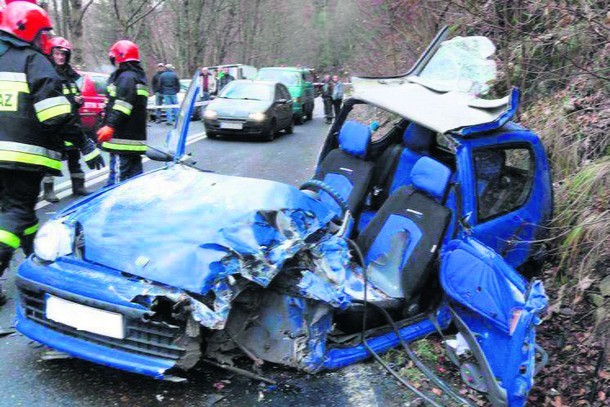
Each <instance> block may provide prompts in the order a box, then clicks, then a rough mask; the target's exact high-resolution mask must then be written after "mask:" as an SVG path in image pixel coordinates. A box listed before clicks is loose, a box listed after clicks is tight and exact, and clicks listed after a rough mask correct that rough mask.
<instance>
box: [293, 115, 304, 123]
mask: <svg viewBox="0 0 610 407" xmlns="http://www.w3.org/2000/svg"><path fill="white" fill-rule="evenodd" d="M294 122H295V123H296V124H303V115H297V116H294Z"/></svg>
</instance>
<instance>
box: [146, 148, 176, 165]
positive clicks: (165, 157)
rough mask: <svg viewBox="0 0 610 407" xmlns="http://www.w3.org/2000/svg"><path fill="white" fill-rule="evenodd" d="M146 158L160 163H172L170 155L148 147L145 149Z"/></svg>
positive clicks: (172, 158)
mask: <svg viewBox="0 0 610 407" xmlns="http://www.w3.org/2000/svg"><path fill="white" fill-rule="evenodd" d="M146 157H148V158H150V159H151V160H153V161H161V162H165V163H167V162H170V161H174V156H173V155H171V154H170V153H168V152H165V151H163V150H159V149H156V148H154V147H150V146H148V148H147V149H146Z"/></svg>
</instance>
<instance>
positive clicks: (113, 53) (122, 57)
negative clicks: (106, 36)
mask: <svg viewBox="0 0 610 407" xmlns="http://www.w3.org/2000/svg"><path fill="white" fill-rule="evenodd" d="M108 57H109V58H110V61H111V62H112V63H113V64H114V63H118V64H120V63H123V62H129V61H140V50H139V49H138V46H137V45H136V44H134V43H133V42H131V41H127V40H121V41H117V42H115V43H114V45H113V46H112V47H110V50H109V51H108Z"/></svg>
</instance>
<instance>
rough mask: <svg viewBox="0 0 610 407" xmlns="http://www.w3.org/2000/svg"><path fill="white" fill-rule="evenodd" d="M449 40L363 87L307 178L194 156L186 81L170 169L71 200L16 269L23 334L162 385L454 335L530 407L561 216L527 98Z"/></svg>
mask: <svg viewBox="0 0 610 407" xmlns="http://www.w3.org/2000/svg"><path fill="white" fill-rule="evenodd" d="M446 37H447V32H446V30H445V31H442V32H441V33H439V34H438V35H437V37H436V38H435V40H434V41H433V42H432V43H431V44H430V46H429V47H428V49H427V50H426V52H425V53H424V54H423V55H422V56H421V57H420V59H419V60H418V62H417V63H416V64H415V66H414V67H413V68H412V69H411V70H410V71H409V72H408V73H407V74H405V75H402V76H399V77H384V78H380V77H357V78H353V80H352V83H353V93H352V94H351V97H350V98H349V99H347V100H346V101H345V104H344V108H343V110H342V112H341V114H340V115H339V117H337V118H336V120H335V122H334V123H333V125H332V127H331V129H330V131H329V134H328V137H327V140H326V142H325V144H324V146H323V148H322V150H321V153H320V157H319V162H318V165H317V169H316V172H315V174H313V176H312V179H311V180H310V181H308V182H306V183H305V184H304V185H302V186H300V187H296V186H291V185H286V184H282V183H278V182H274V181H269V180H261V179H252V178H243V177H235V176H227V175H221V174H215V173H212V172H209V171H205V170H201V169H199V168H197V167H196V165H195V164H194V163H192V162H191V161H190V159H189V158H188V156H187V155H185V143H186V138H187V135H188V126H189V121H188V120H185V117H190V112H191V110H192V109H193V106H194V103H195V100H197V95H198V92H199V89H198V88H197V86H198V85H197V83H198V81H196V80H194V81H193V82H192V85H191V88H190V89H189V91H188V92H187V96H186V97H185V101H184V103H183V105H182V109H181V112H180V120H179V121H178V124H177V125H176V128H175V129H174V130H172V131H171V132H170V133H169V134H168V138H167V141H166V145H165V148H164V149H163V150H162V151H159V150H155V149H151V151H150V153H149V154H150V155H151V157H152V158H154V159H157V160H162V161H166V162H167V164H166V165H165V167H163V168H161V169H158V170H155V171H152V172H149V173H147V174H144V175H142V176H140V177H137V178H135V179H132V180H129V181H127V182H125V183H122V184H119V185H117V186H115V187H112V188H110V189H105V190H102V191H101V192H98V193H97V194H95V195H93V196H89V197H87V198H85V199H84V200H82V201H80V202H78V203H76V204H74V205H72V206H71V207H69V208H66V209H65V210H63V211H62V212H61V213H58V214H57V215H56V216H55V217H54V219H52V220H51V221H49V222H48V223H47V224H46V225H44V226H43V227H42V228H41V229H40V231H39V232H38V235H37V238H36V242H35V254H34V255H32V256H31V257H29V258H28V259H27V260H26V261H25V262H24V263H23V264H22V265H21V266H20V268H19V271H18V276H17V286H18V289H19V296H20V298H19V302H18V307H17V325H16V326H17V329H18V330H19V331H20V332H22V333H23V334H24V335H26V336H28V337H29V338H32V339H34V340H36V341H38V342H41V343H43V344H45V345H48V346H50V347H52V348H55V349H58V350H60V351H63V352H66V353H69V354H71V355H73V356H76V357H79V358H82V359H86V360H89V361H92V362H95V363H99V364H103V365H106V366H110V367H114V368H119V369H123V370H127V371H130V372H136V373H140V374H144V375H149V376H152V377H155V378H169V377H175V376H176V375H179V374H180V371H184V370H187V369H189V368H192V367H193V366H194V365H195V364H196V363H197V362H199V361H200V360H204V361H210V362H212V363H215V364H217V365H221V366H227V365H231V364H232V363H233V362H234V361H235V360H236V358H250V359H251V360H254V361H255V363H256V364H257V365H260V364H262V363H264V362H271V363H275V364H279V365H284V366H288V367H292V368H296V369H299V370H302V371H306V372H310V373H316V372H319V371H321V370H324V369H337V368H341V367H344V366H347V365H350V364H353V363H356V362H359V361H362V360H364V359H366V358H369V357H371V356H372V355H373V354H377V353H381V352H384V351H387V350H388V349H390V348H393V347H396V346H398V345H399V344H400V342H401V341H402V342H404V343H408V342H411V341H414V340H416V339H419V338H422V337H424V336H426V335H429V334H432V333H437V332H439V333H440V332H444V333H443V335H444V336H445V343H446V347H447V351H448V352H449V355H450V358H451V360H453V361H454V362H455V363H456V364H457V365H458V366H459V367H460V369H461V373H462V377H464V379H465V380H466V381H467V382H468V384H470V385H471V386H473V387H475V388H476V389H477V390H480V391H483V392H486V393H487V394H488V397H489V399H490V401H491V402H492V403H493V405H495V406H521V405H524V404H525V402H526V400H527V394H528V391H529V390H530V388H531V387H532V385H533V378H534V375H535V373H536V371H537V370H538V369H539V367H540V364H541V363H542V362H543V359H544V357H543V356H544V352H543V351H542V350H541V349H540V348H539V347H538V346H537V345H536V341H535V327H536V325H537V324H539V322H540V313H541V311H542V310H543V309H544V308H545V306H546V303H547V300H546V297H545V294H544V289H543V286H542V284H541V282H540V281H537V280H535V279H532V277H533V276H534V275H535V274H536V271H537V270H538V269H539V267H540V264H541V262H542V261H543V259H544V248H543V246H542V245H541V244H540V242H541V241H542V240H543V239H542V238H543V237H544V236H545V230H546V226H547V225H548V223H549V221H550V219H551V216H552V212H551V208H552V190H551V181H550V175H549V174H550V172H549V165H548V162H547V158H546V155H545V152H544V148H543V146H542V144H541V142H540V139H539V138H538V137H537V136H536V134H534V133H533V132H532V131H530V130H528V129H525V128H523V127H521V126H520V125H518V124H516V123H514V122H512V121H511V119H512V118H513V116H514V114H515V112H516V110H517V107H518V99H519V94H518V91H517V90H516V89H513V90H511V91H510V93H509V95H508V96H507V97H505V98H502V99H485V98H482V97H481V96H483V95H485V94H486V93H487V92H488V91H489V86H490V83H491V81H493V79H494V78H495V74H496V65H495V63H494V61H493V59H491V57H492V55H493V53H494V50H495V48H494V46H493V44H492V43H491V42H490V41H489V40H488V39H486V38H484V37H456V38H454V39H451V40H447V39H446Z"/></svg>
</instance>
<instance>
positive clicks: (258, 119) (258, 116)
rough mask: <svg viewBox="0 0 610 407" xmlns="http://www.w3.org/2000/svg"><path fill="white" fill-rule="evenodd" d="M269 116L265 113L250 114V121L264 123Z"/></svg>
mask: <svg viewBox="0 0 610 407" xmlns="http://www.w3.org/2000/svg"><path fill="white" fill-rule="evenodd" d="M266 118H267V115H266V114H265V113H263V112H256V113H250V114H249V115H248V119H250V120H254V121H255V122H264V121H265V119H266Z"/></svg>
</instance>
